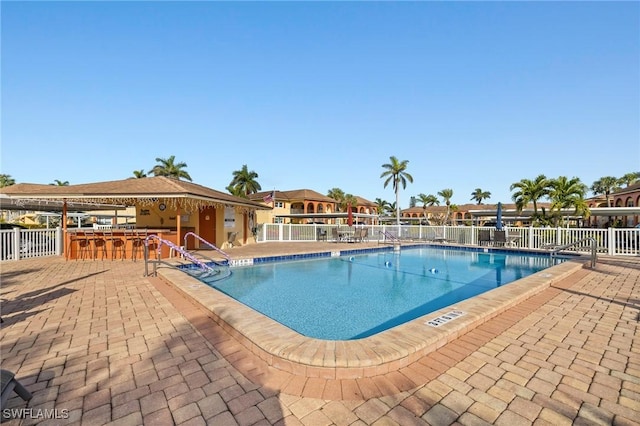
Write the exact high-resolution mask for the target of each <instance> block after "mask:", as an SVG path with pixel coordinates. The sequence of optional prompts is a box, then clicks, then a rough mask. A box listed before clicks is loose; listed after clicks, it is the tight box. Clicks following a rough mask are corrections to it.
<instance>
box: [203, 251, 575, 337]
mask: <svg viewBox="0 0 640 426" xmlns="http://www.w3.org/2000/svg"><path fill="white" fill-rule="evenodd" d="M562 261H563V259H558V258H553V259H552V258H550V257H549V256H548V255H546V256H543V255H535V254H524V253H521V252H515V251H514V252H509V251H507V252H493V251H492V252H487V251H482V250H477V251H472V250H459V249H453V248H452V249H443V248H433V247H420V248H411V249H403V250H401V251H390V250H389V251H382V252H381V251H377V252H367V253H362V254H354V255H347V256H340V257H330V258H325V259H312V260H298V261H292V262H275V263H266V264H260V265H255V266H248V267H234V268H233V274H232V275H231V277H229V278H227V279H224V280H216V281H212V282H208V283H207V284H208V285H210V286H211V287H214V288H216V289H217V290H219V291H221V292H223V293H225V294H227V295H229V296H230V297H232V298H234V299H235V300H237V301H239V302H241V303H243V304H245V305H246V306H249V307H251V308H252V309H254V310H256V311H258V312H260V313H262V314H263V315H266V316H267V317H270V318H272V319H273V320H275V321H277V322H279V323H281V324H283V325H285V326H287V327H289V328H290V329H292V330H294V331H296V332H298V333H300V334H301V335H303V336H307V337H312V338H317V339H324V340H354V339H362V338H366V337H369V336H372V335H375V334H377V333H380V332H382V331H384V330H388V329H390V328H393V327H396V326H398V325H400V324H403V323H406V322H408V321H411V320H413V319H416V318H418V317H421V316H424V315H426V314H429V313H431V312H434V311H436V310H438V309H441V308H444V307H446V306H450V305H453V304H455V303H457V302H460V301H462V300H466V299H469V298H471V297H474V296H477V295H479V294H482V293H484V292H486V291H489V290H492V289H495V288H498V287H501V286H504V285H505V284H508V283H510V282H513V281H515V280H519V279H521V278H524V277H527V276H529V275H532V274H534V273H536V272H538V271H541V270H543V269H546V268H548V267H550V266H553V265H555V264H557V263H560V262H562ZM206 281H207V280H206V278H205V279H203V282H206Z"/></svg>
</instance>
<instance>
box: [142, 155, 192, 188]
mask: <svg viewBox="0 0 640 426" xmlns="http://www.w3.org/2000/svg"><path fill="white" fill-rule="evenodd" d="M156 161H157V162H158V163H160V164H156V165H155V166H154V167H153V169H152V170H151V173H153V175H154V176H166V177H168V178H172V179H178V180H180V178H183V179H185V180H188V181H189V182H191V176H189V173H187V172H186V171H185V170H182V169H184V168H185V167H187V163H176V162H175V161H176V156H175V155H172V156H171V157H169V158H166V159H165V158H156Z"/></svg>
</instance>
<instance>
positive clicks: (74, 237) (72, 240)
mask: <svg viewBox="0 0 640 426" xmlns="http://www.w3.org/2000/svg"><path fill="white" fill-rule="evenodd" d="M67 235H68V236H69V245H68V247H67V255H66V258H67V259H69V258H70V257H71V253H72V252H73V251H74V248H75V258H76V260H78V258H79V257H80V241H81V240H84V239H85V238H84V235H78V233H77V232H68V234H67Z"/></svg>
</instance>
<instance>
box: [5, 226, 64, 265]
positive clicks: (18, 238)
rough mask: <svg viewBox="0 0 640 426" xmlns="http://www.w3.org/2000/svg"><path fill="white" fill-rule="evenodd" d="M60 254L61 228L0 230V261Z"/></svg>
mask: <svg viewBox="0 0 640 426" xmlns="http://www.w3.org/2000/svg"><path fill="white" fill-rule="evenodd" d="M61 254H62V229H61V228H50V229H20V228H15V229H5V230H0V260H19V259H26V258H33V257H46V256H59V255H61Z"/></svg>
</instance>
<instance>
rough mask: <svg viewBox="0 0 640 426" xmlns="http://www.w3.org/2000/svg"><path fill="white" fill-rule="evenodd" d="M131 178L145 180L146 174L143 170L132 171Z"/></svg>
mask: <svg viewBox="0 0 640 426" xmlns="http://www.w3.org/2000/svg"><path fill="white" fill-rule="evenodd" d="M133 177H135V178H136V179H141V178H146V177H147V174H146V173H145V171H144V170H134V171H133Z"/></svg>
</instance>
